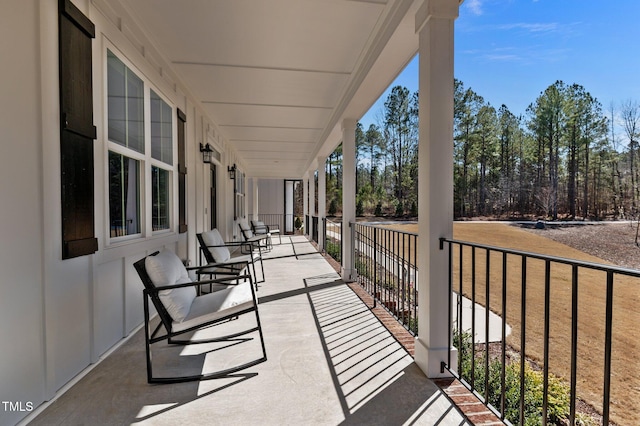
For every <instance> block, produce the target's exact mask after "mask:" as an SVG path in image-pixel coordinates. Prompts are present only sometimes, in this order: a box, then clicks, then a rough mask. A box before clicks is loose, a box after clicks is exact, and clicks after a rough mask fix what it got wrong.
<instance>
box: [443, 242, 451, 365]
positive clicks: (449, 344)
mask: <svg viewBox="0 0 640 426" xmlns="http://www.w3.org/2000/svg"><path fill="white" fill-rule="evenodd" d="M442 243H443V241H442V240H440V248H441V249H442ZM448 248H449V274H448V275H449V297H448V300H449V307H448V310H447V312H448V313H449V315H448V317H447V320H448V323H449V324H448V326H449V338H448V348H449V351H448V352H449V353H448V354H447V366H448V367H449V368H450V367H451V337H452V334H453V333H452V329H453V327H452V324H451V322H452V321H453V319H452V317H453V312H452V309H453V308H452V305H453V244H451V243H449V244H448ZM440 373H444V371H442V370H441V371H440Z"/></svg>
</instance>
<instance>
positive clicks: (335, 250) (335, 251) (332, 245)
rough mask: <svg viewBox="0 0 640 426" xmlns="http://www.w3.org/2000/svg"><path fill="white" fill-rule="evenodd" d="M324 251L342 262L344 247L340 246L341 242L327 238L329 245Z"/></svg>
mask: <svg viewBox="0 0 640 426" xmlns="http://www.w3.org/2000/svg"><path fill="white" fill-rule="evenodd" d="M324 249H325V251H326V252H327V254H328V255H329V256H331V257H332V258H334V259H335V260H337V261H338V262H340V261H342V256H341V252H342V247H341V246H340V241H337V242H334V241H332V240H331V239H329V238H327V245H326V247H325V248H324Z"/></svg>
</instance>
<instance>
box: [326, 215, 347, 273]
mask: <svg viewBox="0 0 640 426" xmlns="http://www.w3.org/2000/svg"><path fill="white" fill-rule="evenodd" d="M322 222H323V228H324V233H323V237H324V242H323V245H322V246H323V247H324V251H325V253H327V254H328V255H329V256H331V257H332V258H334V259H335V260H337V261H338V262H342V242H343V241H344V235H343V233H342V223H341V222H333V221H331V220H329V219H327V218H326V217H325V218H322Z"/></svg>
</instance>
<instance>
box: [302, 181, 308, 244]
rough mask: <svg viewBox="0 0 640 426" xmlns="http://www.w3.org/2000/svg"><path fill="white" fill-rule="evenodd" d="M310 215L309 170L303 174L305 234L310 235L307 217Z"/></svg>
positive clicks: (303, 221) (303, 220)
mask: <svg viewBox="0 0 640 426" xmlns="http://www.w3.org/2000/svg"><path fill="white" fill-rule="evenodd" d="M308 216H309V172H306V173H305V174H304V176H302V218H301V219H302V223H303V224H304V235H309V229H307V228H308V226H307V223H306V219H307V217H308Z"/></svg>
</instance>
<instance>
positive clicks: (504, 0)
mask: <svg viewBox="0 0 640 426" xmlns="http://www.w3.org/2000/svg"><path fill="white" fill-rule="evenodd" d="M455 36H456V39H455V65H454V67H455V68H454V69H455V76H456V78H458V79H459V80H462V82H463V83H464V85H465V87H466V88H469V87H470V88H471V89H473V90H474V91H475V92H476V93H478V94H479V95H480V96H482V97H484V99H485V100H486V101H487V102H490V103H491V104H492V105H493V106H494V107H495V108H496V109H497V108H499V107H500V106H501V105H502V104H505V105H506V106H507V107H508V108H509V109H510V111H511V112H512V113H514V114H516V115H519V114H524V113H525V111H526V108H527V106H528V105H529V104H531V103H532V102H534V101H535V99H536V98H537V97H538V95H539V94H540V93H541V92H542V91H544V89H546V88H547V87H548V86H549V85H551V84H553V83H554V82H555V81H556V80H562V81H564V82H565V83H567V84H573V83H577V84H580V85H582V86H584V87H585V89H586V90H587V91H588V92H590V93H591V95H593V96H594V97H596V98H597V99H598V100H599V101H600V103H601V104H602V106H603V109H604V110H605V111H608V110H609V107H610V104H611V102H614V103H615V104H616V105H617V106H618V107H619V104H620V103H621V102H622V101H626V100H628V99H632V100H635V101H638V102H640V48H639V47H638V43H640V1H639V0H613V1H605V0H465V2H464V3H463V4H462V6H461V7H460V17H459V18H458V19H457V20H456V23H455ZM398 84H399V85H403V86H405V87H407V88H409V89H410V90H411V91H412V92H413V91H415V90H417V88H418V65H417V58H414V60H413V61H412V62H411V63H410V64H409V65H408V66H407V68H406V69H405V70H404V71H403V73H402V74H401V75H400V76H399V77H398V78H397V80H396V81H395V83H394V84H393V85H392V86H394V85H398ZM387 94H388V91H387V92H385V93H384V94H383V95H382V97H381V98H380V100H379V101H378V102H376V104H374V106H373V107H372V108H371V109H370V110H369V112H368V113H367V114H366V115H365V116H364V117H363V118H362V120H361V121H362V123H363V124H364V125H365V128H366V127H368V125H369V124H370V123H372V122H373V123H378V121H377V118H376V117H378V116H380V114H381V111H382V108H383V106H384V99H386V97H387Z"/></svg>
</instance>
